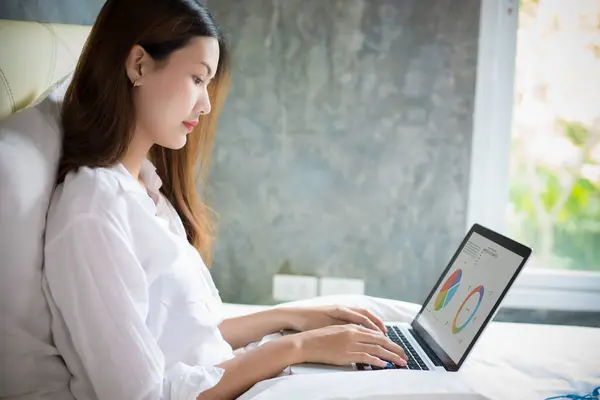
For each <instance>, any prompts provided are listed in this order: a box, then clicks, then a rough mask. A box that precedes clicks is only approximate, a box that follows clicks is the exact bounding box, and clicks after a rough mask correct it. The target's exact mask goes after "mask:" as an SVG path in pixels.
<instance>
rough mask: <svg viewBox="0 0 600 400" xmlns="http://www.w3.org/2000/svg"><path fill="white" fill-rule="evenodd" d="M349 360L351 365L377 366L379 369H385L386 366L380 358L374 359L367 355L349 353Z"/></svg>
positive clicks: (385, 362)
mask: <svg viewBox="0 0 600 400" xmlns="http://www.w3.org/2000/svg"><path fill="white" fill-rule="evenodd" d="M350 359H351V360H352V361H351V362H353V363H362V364H369V365H377V366H378V367H381V368H385V367H387V364H388V362H387V361H383V360H382V359H381V358H377V357H374V356H372V355H370V354H369V353H350Z"/></svg>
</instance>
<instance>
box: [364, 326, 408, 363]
mask: <svg viewBox="0 0 600 400" xmlns="http://www.w3.org/2000/svg"><path fill="white" fill-rule="evenodd" d="M355 340H356V342H358V343H364V344H376V345H379V346H381V347H383V348H385V349H388V350H389V351H391V352H393V353H395V354H398V355H399V356H400V357H401V358H403V359H405V360H408V357H407V356H406V353H405V351H404V349H403V348H402V347H400V346H398V345H397V344H396V343H394V342H392V341H391V340H390V339H389V338H388V337H387V336H383V335H377V334H373V333H372V332H369V331H367V330H359V331H358V332H356V335H355Z"/></svg>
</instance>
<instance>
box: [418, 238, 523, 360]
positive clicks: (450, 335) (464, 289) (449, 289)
mask: <svg viewBox="0 0 600 400" xmlns="http://www.w3.org/2000/svg"><path fill="white" fill-rule="evenodd" d="M521 261H523V257H521V256H519V255H518V254H515V253H513V252H512V251H510V250H508V249H506V248H504V247H502V246H500V245H499V244H497V243H495V242H493V241H491V240H489V239H488V238H486V237H483V236H481V235H480V234H478V233H476V232H473V233H472V234H471V237H470V238H469V239H468V241H467V242H466V243H465V246H464V247H463V248H462V250H461V252H460V253H459V254H458V256H457V257H456V259H455V260H454V263H453V264H452V265H451V267H450V269H449V270H448V273H447V274H446V275H445V276H444V278H443V279H442V281H441V284H440V285H439V286H438V287H437V288H436V291H435V293H434V294H433V296H432V297H431V298H430V300H429V302H428V303H427V304H426V306H425V309H424V310H423V312H422V314H421V315H420V316H419V318H418V320H417V322H418V323H419V324H420V325H421V326H422V327H423V328H424V329H425V330H426V331H427V333H429V334H430V335H431V337H432V338H433V339H434V340H435V341H436V342H437V343H438V344H439V345H440V347H441V348H442V349H443V350H444V351H445V352H446V353H447V354H448V356H450V358H451V359H452V360H453V361H454V362H455V363H458V362H459V361H460V359H461V358H462V356H463V354H464V353H465V351H466V350H467V348H468V347H469V344H470V343H471V342H472V341H473V339H474V338H475V335H476V334H477V332H478V331H479V329H480V328H481V326H482V325H483V323H484V322H485V320H486V318H487V316H488V315H489V314H490V313H491V312H492V309H493V307H494V305H495V304H496V302H497V301H498V298H499V297H500V296H501V295H502V292H503V291H504V289H505V288H506V287H507V286H508V283H509V282H510V280H511V278H512V277H513V275H514V274H515V272H516V271H517V269H518V268H519V265H520V264H521Z"/></svg>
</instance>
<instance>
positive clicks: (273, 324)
mask: <svg viewBox="0 0 600 400" xmlns="http://www.w3.org/2000/svg"><path fill="white" fill-rule="evenodd" d="M341 324H356V325H362V326H364V327H366V328H369V329H372V330H374V331H381V332H385V330H386V328H385V325H384V324H383V322H382V321H381V319H379V318H378V317H376V316H375V315H373V314H372V313H371V312H370V311H368V310H364V309H361V308H348V307H343V306H325V307H307V308H302V307H282V308H279V309H278V308H274V309H270V310H267V311H261V312H258V313H255V314H250V315H245V316H243V317H237V318H231V319H226V320H224V321H223V322H222V323H221V324H220V325H219V329H220V330H221V334H222V335H223V338H224V339H225V340H226V341H227V342H228V343H229V344H230V345H231V347H233V348H234V349H239V348H240V347H244V346H246V345H247V344H248V343H252V342H257V341H259V340H261V339H262V338H263V337H264V336H265V335H268V334H270V333H274V332H278V331H280V330H282V329H293V330H296V331H308V330H312V329H318V328H323V327H326V326H329V325H341Z"/></svg>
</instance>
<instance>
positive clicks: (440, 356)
mask: <svg viewBox="0 0 600 400" xmlns="http://www.w3.org/2000/svg"><path fill="white" fill-rule="evenodd" d="M530 255H531V249H530V248H528V247H526V246H524V245H522V244H520V243H517V242H515V241H514V240H511V239H509V238H507V237H505V236H503V235H501V234H499V233H496V232H494V231H492V230H490V229H487V228H485V227H483V226H481V225H479V224H475V225H473V227H472V228H471V229H470V230H469V232H468V233H467V235H466V236H465V238H464V239H463V241H462V243H461V244H460V246H459V248H458V250H456V252H455V253H454V255H453V257H452V259H451V260H450V262H449V263H448V266H447V267H446V269H445V270H444V271H443V272H442V274H441V276H440V278H439V279H438V281H437V282H436V284H435V285H434V286H433V288H432V289H431V292H430V293H429V295H428V296H427V299H426V300H425V302H424V303H423V306H422V307H421V310H420V311H419V313H418V314H417V316H416V317H415V318H414V320H413V321H412V323H410V324H408V323H394V322H386V326H387V328H388V333H387V335H388V337H389V338H390V339H391V340H392V341H394V342H395V343H397V344H398V345H400V346H401V347H402V348H403V349H404V350H405V352H406V355H407V356H408V365H407V366H404V367H399V366H395V365H394V366H392V367H391V368H393V369H410V370H420V371H458V370H459V369H460V367H461V365H462V364H463V363H464V362H465V359H466V358H467V356H468V355H469V353H470V352H471V350H472V349H473V346H474V345H475V343H476V342H477V340H478V339H479V337H480V336H481V334H482V333H483V331H484V330H485V328H486V327H487V325H488V324H489V322H490V321H491V320H492V319H493V317H494V315H495V314H496V312H497V310H498V308H499V306H500V303H501V302H502V299H503V298H504V296H505V295H506V293H507V292H508V290H509V289H510V287H511V286H512V284H513V282H514V281H515V279H516V278H517V276H518V275H519V273H520V272H521V270H522V269H523V266H524V265H525V263H526V262H527V260H528V259H529V256H530ZM290 333H291V332H283V333H282V334H284V335H285V334H290ZM290 369H291V373H292V374H306V373H325V372H342V371H356V370H365V371H369V370H377V369H382V368H380V367H376V366H371V365H365V364H352V365H347V366H333V365H323V364H298V365H292V366H291V367H290Z"/></svg>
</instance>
